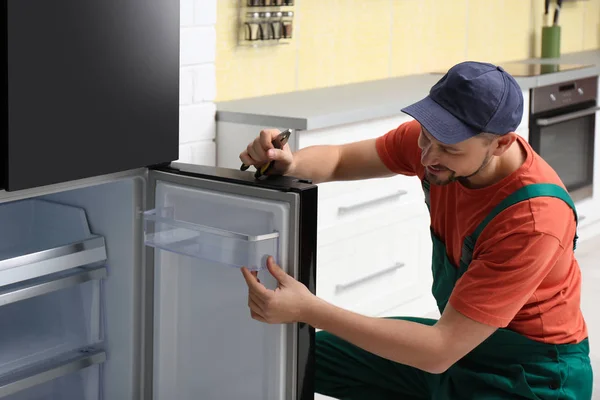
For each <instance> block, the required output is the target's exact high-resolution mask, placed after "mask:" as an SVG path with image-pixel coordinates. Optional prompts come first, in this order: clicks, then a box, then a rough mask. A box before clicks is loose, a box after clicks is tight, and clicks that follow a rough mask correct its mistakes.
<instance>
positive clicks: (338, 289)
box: [335, 262, 405, 292]
mask: <svg viewBox="0 0 600 400" xmlns="http://www.w3.org/2000/svg"><path fill="white" fill-rule="evenodd" d="M404 266H405V264H404V263H402V262H398V263H396V264H394V265H392V266H391V267H389V268H385V269H382V270H381V271H376V272H374V273H372V274H370V275H367V276H363V277H362V278H358V279H356V280H354V281H351V282H348V283H340V284H338V285H335V291H336V292H341V291H342V290H347V289H350V288H351V287H353V286H356V285H360V284H361V283H365V282H367V281H370V280H371V279H375V278H377V277H379V276H381V275H385V274H389V273H390V272H393V271H395V270H397V269H400V268H402V267H404Z"/></svg>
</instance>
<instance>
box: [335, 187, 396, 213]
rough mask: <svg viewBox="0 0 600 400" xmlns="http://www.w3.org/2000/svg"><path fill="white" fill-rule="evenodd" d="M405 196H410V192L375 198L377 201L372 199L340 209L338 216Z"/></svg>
mask: <svg viewBox="0 0 600 400" xmlns="http://www.w3.org/2000/svg"><path fill="white" fill-rule="evenodd" d="M405 194H408V192H407V191H406V190H400V191H398V192H396V193H393V194H388V195H386V196H382V197H378V198H375V199H372V200H367V201H364V202H362V203H358V204H353V205H351V206H345V207H339V208H338V214H347V213H349V212H352V211H356V210H358V209H361V208H364V207H369V206H373V205H375V204H379V203H383V202H386V201H390V200H392V199H395V198H396V197H402V196H404V195H405Z"/></svg>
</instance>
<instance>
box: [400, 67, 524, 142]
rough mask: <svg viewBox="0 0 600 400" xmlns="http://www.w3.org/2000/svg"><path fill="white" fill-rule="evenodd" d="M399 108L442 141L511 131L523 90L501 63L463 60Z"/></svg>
mask: <svg viewBox="0 0 600 400" xmlns="http://www.w3.org/2000/svg"><path fill="white" fill-rule="evenodd" d="M402 112H404V113H406V114H408V115H410V116H411V117H413V118H414V119H416V120H417V121H418V122H419V123H420V124H421V125H422V126H423V127H424V128H425V129H427V131H428V132H429V133H430V134H431V135H433V137H434V138H436V139H437V140H439V141H440V142H442V143H445V144H455V143H458V142H462V141H463V140H467V139H469V138H471V137H473V136H475V135H477V134H479V133H481V132H487V133H494V134H497V135H504V134H506V133H509V132H514V131H515V129H517V127H518V126H519V124H520V123H521V118H522V117H523V93H522V92H521V88H520V87H519V85H518V84H517V82H516V81H515V79H514V78H513V77H512V76H511V75H510V74H509V73H508V72H506V71H504V69H502V67H500V66H496V65H493V64H489V63H482V62H474V61H466V62H462V63H460V64H457V65H455V66H454V67H452V68H450V70H448V72H447V73H446V74H445V75H444V76H443V77H442V79H440V80H439V81H438V82H437V83H436V84H435V85H434V86H433V87H432V88H431V90H430V91H429V95H428V96H427V97H425V98H424V99H423V100H420V101H418V102H416V103H414V104H412V105H410V106H408V107H405V108H403V109H402Z"/></svg>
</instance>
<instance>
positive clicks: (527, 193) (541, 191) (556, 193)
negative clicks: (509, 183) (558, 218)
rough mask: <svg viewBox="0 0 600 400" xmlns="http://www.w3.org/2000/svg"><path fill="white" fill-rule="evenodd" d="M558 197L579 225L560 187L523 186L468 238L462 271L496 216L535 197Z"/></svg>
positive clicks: (493, 211)
mask: <svg viewBox="0 0 600 400" xmlns="http://www.w3.org/2000/svg"><path fill="white" fill-rule="evenodd" d="M542 196H544V197H556V198H559V199H561V200H562V201H564V202H565V203H567V204H568V205H569V207H571V209H572V210H573V213H574V214H575V222H576V223H578V217H577V210H576V209H575V204H574V203H573V200H571V197H570V196H569V194H568V193H567V192H566V191H565V190H564V189H563V188H562V187H560V186H558V185H555V184H553V183H534V184H531V185H527V186H523V187H522V188H520V189H518V190H517V191H515V192H514V193H512V194H511V195H510V196H508V197H506V198H505V199H504V200H502V201H501V202H500V203H499V204H498V205H497V206H496V207H494V209H493V210H492V211H491V212H490V213H489V214H488V215H487V216H486V217H485V218H484V220H483V221H481V223H480V224H479V225H478V226H477V228H475V230H474V231H473V233H472V234H471V236H467V237H466V238H465V241H464V243H463V247H462V253H461V257H460V264H461V270H463V271H464V270H466V268H467V267H468V266H469V264H470V263H471V260H472V258H473V249H474V248H475V243H477V239H478V238H479V235H480V234H481V232H483V230H484V229H485V227H486V226H487V225H488V224H489V223H490V221H491V220H492V219H494V217H495V216H497V215H498V214H500V213H501V212H502V211H504V210H505V209H507V208H509V207H510V206H513V205H515V204H517V203H519V202H521V201H524V200H528V199H532V198H535V197H542ZM577 239H578V236H577V232H576V233H575V237H574V238H573V250H575V248H576V247H577Z"/></svg>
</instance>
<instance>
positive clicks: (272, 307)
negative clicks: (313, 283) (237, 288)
mask: <svg viewBox="0 0 600 400" xmlns="http://www.w3.org/2000/svg"><path fill="white" fill-rule="evenodd" d="M267 268H268V270H269V272H270V273H271V275H273V277H275V279H277V282H278V287H277V289H275V290H269V289H267V288H266V287H264V286H263V284H262V283H260V280H259V279H258V277H257V273H256V272H250V271H249V270H248V269H247V268H246V267H242V274H243V275H244V279H246V283H247V284H248V306H249V307H250V310H251V312H250V315H251V316H252V318H253V319H255V320H257V321H261V322H266V323H269V324H282V323H291V322H306V319H307V315H308V313H309V311H310V308H311V306H312V304H313V303H314V302H315V300H316V297H315V296H314V295H313V294H312V293H311V292H310V291H309V290H308V288H307V287H306V286H304V285H303V284H302V283H300V282H298V281H297V280H295V279H294V278H293V277H291V276H290V275H288V274H286V273H285V271H284V270H283V269H281V267H280V266H279V265H277V264H276V263H275V261H274V260H273V257H269V258H268V259H267Z"/></svg>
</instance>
